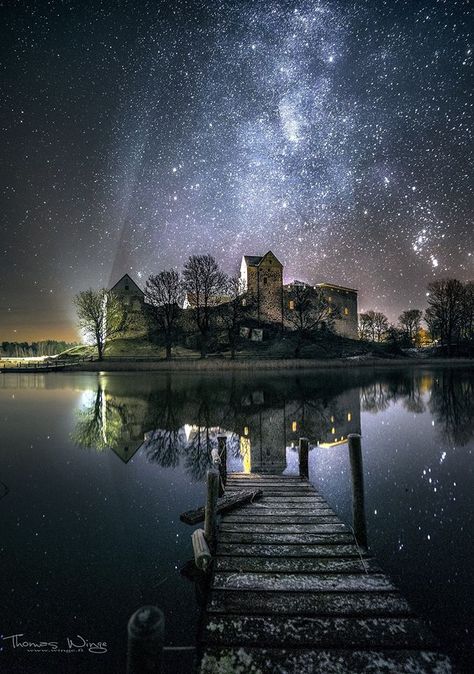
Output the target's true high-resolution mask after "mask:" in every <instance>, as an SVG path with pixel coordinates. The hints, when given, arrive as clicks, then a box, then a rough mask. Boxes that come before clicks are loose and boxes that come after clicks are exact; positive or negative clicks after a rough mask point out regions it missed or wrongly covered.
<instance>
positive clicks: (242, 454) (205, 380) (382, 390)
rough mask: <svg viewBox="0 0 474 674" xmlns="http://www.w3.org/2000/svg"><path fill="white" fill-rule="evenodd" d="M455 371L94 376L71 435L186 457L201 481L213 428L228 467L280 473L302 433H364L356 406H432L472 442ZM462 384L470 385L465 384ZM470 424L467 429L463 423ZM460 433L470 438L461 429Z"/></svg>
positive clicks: (325, 440) (314, 438) (462, 383)
mask: <svg viewBox="0 0 474 674" xmlns="http://www.w3.org/2000/svg"><path fill="white" fill-rule="evenodd" d="M469 382H470V380H469V379H464V378H463V376H462V373H461V372H459V371H458V373H457V374H453V373H452V372H444V373H439V374H432V373H426V372H425V373H423V372H419V371H418V372H417V371H414V370H411V371H410V370H407V371H397V372H387V374H386V375H385V376H384V377H383V378H382V380H381V375H380V373H378V374H377V376H376V377H375V375H374V374H373V373H372V374H371V373H370V372H367V373H362V374H361V372H360V371H359V372H358V374H357V375H355V374H354V375H353V374H352V373H344V374H339V373H324V374H321V373H301V374H296V375H295V374H293V375H291V376H290V375H287V374H279V375H269V374H267V373H266V374H265V375H264V376H253V377H249V376H247V377H245V376H242V375H232V374H229V375H228V376H226V377H222V376H220V377H213V376H196V375H169V374H166V375H163V374H162V375H156V376H147V377H141V376H140V377H138V376H136V377H135V376H134V377H133V386H131V385H130V384H132V382H131V381H129V379H128V378H127V377H125V378H124V377H119V376H114V375H107V374H103V375H102V374H101V375H100V376H99V378H98V385H97V390H96V391H89V392H87V394H86V395H85V396H84V400H83V405H82V406H81V409H80V410H78V412H77V418H76V424H75V430H74V434H73V436H74V441H75V442H76V444H77V445H79V446H82V447H89V448H95V449H98V450H104V449H111V450H113V451H114V452H115V453H116V454H117V456H118V457H120V459H121V460H122V461H124V462H128V461H129V460H130V459H131V458H132V457H133V456H134V455H135V454H136V453H137V452H138V450H140V451H141V452H143V453H144V454H145V456H146V458H147V460H148V461H150V462H152V463H157V464H159V465H161V466H164V467H173V466H177V465H178V463H179V462H181V461H182V462H184V465H185V466H186V469H187V471H188V473H189V474H190V476H191V477H192V478H194V479H202V478H203V476H204V475H205V472H206V470H207V468H208V467H209V465H210V454H211V450H212V448H213V447H215V446H217V438H218V436H219V435H226V436H227V447H228V460H229V469H230V470H243V471H245V472H269V473H270V472H271V473H283V472H284V471H285V470H287V463H288V461H287V456H288V453H289V452H291V451H292V450H293V451H295V452H296V448H297V446H298V440H299V438H300V437H307V438H309V441H310V446H313V447H314V446H319V447H322V448H328V449H330V448H332V447H335V446H337V445H341V444H344V443H345V442H346V441H347V436H348V434H349V433H360V432H361V407H362V411H367V412H376V411H382V410H384V409H387V407H388V406H389V405H390V404H391V403H392V402H393V401H401V402H402V404H403V405H404V406H405V407H406V408H407V409H408V410H410V411H411V412H414V413H416V414H418V413H422V412H424V411H425V410H426V408H429V411H430V412H431V414H433V415H434V416H435V417H436V416H438V418H439V421H440V422H441V424H442V429H443V430H444V433H445V434H446V435H448V436H449V435H451V436H453V437H455V439H456V440H457V441H463V440H467V439H469V437H470V435H471V434H472V427H473V423H472V422H473V419H472V416H473V415H472V407H471V405H470V404H469V405H467V407H466V405H465V404H464V402H463V401H465V400H471V401H472V390H471V388H472V384H471V383H469ZM466 386H468V387H470V388H469V391H466V390H465V388H466ZM467 428H468V429H469V430H468V431H466V429H467ZM466 432H467V436H466Z"/></svg>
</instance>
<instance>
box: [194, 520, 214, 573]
mask: <svg viewBox="0 0 474 674" xmlns="http://www.w3.org/2000/svg"><path fill="white" fill-rule="evenodd" d="M192 541H193V551H194V563H195V564H196V567H197V568H198V569H200V570H201V571H207V569H208V567H209V565H210V563H211V559H212V555H211V552H210V550H209V546H208V545H207V541H206V538H205V536H204V531H203V530H202V529H196V531H194V532H193V534H192Z"/></svg>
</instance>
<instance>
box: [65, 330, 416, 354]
mask: <svg viewBox="0 0 474 674" xmlns="http://www.w3.org/2000/svg"><path fill="white" fill-rule="evenodd" d="M296 345H297V342H296V338H295V337H293V336H291V335H285V336H283V337H279V336H278V337H274V338H272V339H267V340H265V341H262V342H252V341H251V340H248V339H241V340H239V343H238V346H237V350H236V359H237V360H260V359H275V360H280V359H281V360H283V359H286V360H287V359H292V358H294V354H295V349H296ZM90 356H92V357H96V356H97V350H96V348H95V347H94V346H89V345H81V346H76V347H73V348H72V349H68V350H67V351H64V352H63V353H61V354H59V356H58V357H59V358H61V359H68V358H71V359H77V358H78V357H79V358H81V357H86V358H87V357H90ZM397 356H398V357H403V354H402V353H401V352H400V353H398V352H394V349H393V348H390V346H389V345H387V344H369V343H366V342H361V341H359V340H354V339H348V338H346V337H341V336H339V335H332V334H326V335H325V336H324V337H321V338H319V339H317V340H311V341H310V340H307V341H305V342H304V343H303V344H302V346H301V350H300V356H299V357H300V358H301V359H318V360H326V359H334V358H355V359H357V358H369V357H371V358H394V357H397ZM127 357H129V358H131V359H133V358H150V359H165V357H166V352H165V348H164V347H163V346H161V345H159V344H156V343H153V342H151V341H150V340H148V339H147V337H146V336H143V335H140V336H136V337H124V338H119V339H114V340H111V341H110V342H109V343H108V344H107V346H106V349H105V359H107V358H121V359H126V358H127ZM199 357H200V354H199V351H197V350H196V349H192V348H189V347H186V346H184V345H181V344H180V345H177V346H174V347H173V351H172V358H173V359H176V360H189V359H198V358H199ZM230 357H231V354H230V350H229V349H228V348H226V347H225V346H222V345H214V347H212V346H211V348H210V349H209V353H208V358H225V359H230Z"/></svg>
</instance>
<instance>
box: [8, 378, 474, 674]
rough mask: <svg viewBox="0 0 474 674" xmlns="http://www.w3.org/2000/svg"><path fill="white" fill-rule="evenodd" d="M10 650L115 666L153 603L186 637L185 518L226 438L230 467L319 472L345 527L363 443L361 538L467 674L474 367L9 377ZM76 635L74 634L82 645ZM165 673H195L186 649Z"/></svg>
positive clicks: (121, 663) (192, 622)
mask: <svg viewBox="0 0 474 674" xmlns="http://www.w3.org/2000/svg"><path fill="white" fill-rule="evenodd" d="M0 422H1V429H2V433H1V439H0V446H1V450H0V521H1V531H2V536H1V540H0V560H1V568H2V573H1V574H0V598H1V604H0V605H1V624H0V634H3V636H4V637H9V636H10V635H14V634H22V635H23V637H21V639H20V641H30V642H39V641H47V642H57V643H58V647H59V649H67V639H68V638H70V639H72V640H73V642H74V644H73V645H72V650H73V651H74V650H75V648H76V646H78V645H79V644H80V643H82V642H80V637H82V638H83V639H85V640H87V641H89V642H93V643H96V644H97V643H98V642H106V646H105V647H100V646H99V647H98V648H97V649H95V648H92V650H93V651H95V650H104V649H106V652H101V653H97V652H89V650H88V649H87V648H86V649H84V650H83V651H80V650H79V649H77V652H56V653H41V652H33V653H31V652H28V650H27V649H26V648H23V647H21V646H18V647H17V648H13V644H12V639H8V638H7V639H5V638H4V639H3V641H0V649H1V648H2V646H3V650H1V651H0V671H2V672H8V673H9V674H10V673H11V674H16V673H18V674H29V673H34V674H37V673H38V674H39V673H41V674H50V673H55V672H60V673H61V674H63V673H65V674H76V673H81V674H82V673H87V674H88V673H89V672H98V673H102V672H103V673H104V674H109V673H110V674H112V673H113V674H119V673H120V672H123V671H124V669H125V653H126V624H127V620H128V618H129V616H130V615H131V613H133V611H134V610H136V609H137V608H138V607H140V606H141V605H143V604H147V603H151V604H157V605H158V606H160V607H161V608H162V609H163V610H164V612H165V616H166V644H167V645H168V646H173V645H174V646H186V645H193V643H194V637H195V633H196V630H197V626H198V619H199V606H198V602H197V598H196V597H197V593H196V590H195V586H194V584H193V583H192V582H191V581H190V580H189V579H188V578H187V577H186V576H185V575H183V574H181V573H180V570H181V569H182V568H183V567H184V566H185V564H186V562H188V560H190V559H192V546H191V533H192V531H193V528H192V527H189V526H186V525H184V524H182V523H181V522H180V521H179V515H180V513H181V512H183V511H184V510H188V509H191V508H193V507H196V506H197V505H200V504H202V503H203V498H204V483H203V479H204V476H205V474H206V470H207V468H208V467H209V462H210V461H209V459H210V449H211V448H212V447H214V446H216V445H217V436H218V435H219V434H221V433H225V434H226V435H227V436H228V448H229V449H228V453H229V457H228V460H229V470H245V471H254V472H259V471H267V472H277V473H297V472H298V462H297V452H296V449H295V446H296V445H297V442H298V438H299V437H300V436H307V437H309V438H310V442H311V447H312V449H311V451H310V478H311V480H312V481H313V483H314V484H315V485H316V486H317V487H318V488H319V489H320V490H321V491H322V493H323V494H324V495H325V496H326V498H327V499H328V501H329V503H330V504H331V506H332V507H333V508H334V509H335V510H336V512H337V513H338V514H339V515H340V517H341V518H342V519H343V520H344V521H345V522H347V523H351V477H350V471H349V461H348V452H347V444H346V443H345V439H346V438H347V434H348V433H351V432H361V433H362V448H363V462H364V477H365V498H366V513H367V528H368V538H369V544H370V547H371V550H372V551H373V553H374V554H375V555H376V557H377V558H378V560H379V562H380V564H381V566H382V567H383V569H384V570H385V571H386V572H388V573H389V574H391V576H392V577H393V579H394V580H395V582H396V583H397V584H398V586H399V587H400V588H401V590H402V592H403V593H404V594H405V595H406V596H407V597H408V599H409V600H410V601H411V603H412V605H413V606H414V608H415V609H416V610H417V612H418V613H419V614H420V615H421V616H422V617H424V618H426V619H427V620H428V621H430V623H431V626H432V629H433V630H434V631H435V632H436V633H437V634H438V636H439V637H440V639H441V640H442V642H443V644H444V647H445V648H446V649H448V650H450V652H453V651H454V652H455V655H456V656H457V657H458V662H459V663H460V664H459V668H460V671H466V672H467V671H474V669H473V668H472V660H471V661H470V658H472V656H473V646H472V641H473V639H472V618H473V609H472V597H473V590H474V580H473V578H474V576H473V573H472V559H473V553H474V549H473V536H472V524H473V517H472V513H473V494H474V488H473V487H474V479H473V448H474V430H473V429H474V370H472V369H468V368H464V369H461V368H452V369H433V370H430V369H403V370H402V369H400V370H393V369H390V370H387V371H377V372H373V371H368V370H364V369H362V370H360V371H356V370H350V371H348V372H347V373H342V372H340V371H335V372H333V373H332V372H316V371H313V372H307V373H305V372H301V371H298V372H294V373H287V372H285V373H276V374H275V375H269V374H268V373H260V374H259V373H257V374H256V375H255V376H250V375H247V376H243V375H241V374H234V373H227V374H225V375H224V376H223V375H219V376H209V375H207V376H206V375H201V374H179V375H168V374H143V373H140V374H123V373H120V374H108V373H101V374H95V373H94V374H92V373H91V374H88V373H78V374H63V373H49V374H43V375H41V374H37V375H34V374H32V375H23V374H19V375H16V374H0ZM78 635H79V636H78ZM169 657H170V658H172V670H173V671H174V672H186V671H190V663H189V654H188V655H186V654H183V653H181V654H174V655H170V656H169Z"/></svg>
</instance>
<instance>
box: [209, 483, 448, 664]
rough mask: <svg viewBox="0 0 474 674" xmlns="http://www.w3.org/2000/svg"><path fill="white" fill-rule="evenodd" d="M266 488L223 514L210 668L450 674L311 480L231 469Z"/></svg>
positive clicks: (231, 487)
mask: <svg viewBox="0 0 474 674" xmlns="http://www.w3.org/2000/svg"><path fill="white" fill-rule="evenodd" d="M242 489H252V490H256V489H261V490H263V496H262V497H261V498H260V499H259V500H258V501H257V502H254V503H248V504H246V505H244V506H242V507H240V508H239V509H238V510H236V511H233V512H231V513H228V514H225V515H223V516H222V520H221V524H220V528H219V534H218V542H217V549H216V554H215V558H214V569H213V578H212V582H211V591H210V595H209V601H208V605H207V608H206V613H205V616H204V622H203V628H202V634H201V642H200V647H201V649H202V653H203V657H202V661H201V667H200V671H201V673H203V674H204V673H206V674H211V673H212V674H231V673H234V672H235V673H241V674H257V673H260V674H266V673H270V672H271V673H272V674H273V673H279V674H310V673H311V674H313V673H316V672H321V673H324V674H336V673H337V674H349V673H351V672H354V673H355V672H370V673H372V674H376V673H377V674H379V673H380V674H384V673H387V674H388V673H390V674H405V673H406V674H408V673H410V674H416V673H420V674H423V673H426V674H428V673H430V674H435V673H436V674H444V673H447V672H452V671H453V670H452V665H451V661H450V659H449V658H448V657H447V656H445V655H443V654H441V653H439V652H438V649H437V643H436V641H435V639H434V637H433V635H432V634H431V633H430V631H429V630H428V629H427V627H426V625H425V624H424V623H423V622H422V621H421V620H420V619H419V618H417V617H416V616H415V615H414V614H413V612H412V610H411V609H410V606H409V605H408V603H407V602H406V600H405V599H404V597H403V596H402V595H401V594H400V592H399V591H398V590H397V588H396V587H395V586H394V585H393V583H392V581H391V580H390V579H389V578H388V576H387V575H385V574H384V573H383V572H382V570H381V569H380V568H379V567H378V565H377V563H376V561H375V560H374V559H373V558H372V557H370V556H369V555H368V554H367V553H366V552H365V550H364V549H363V548H361V547H360V546H359V545H357V543H356V540H355V537H354V535H353V533H352V530H351V528H350V527H348V526H346V525H345V524H343V523H342V522H341V521H340V520H339V519H338V517H337V516H336V514H335V513H334V512H333V510H331V508H330V507H329V506H328V504H327V502H326V501H325V500H324V498H323V497H322V496H321V495H320V494H318V492H317V491H316V490H315V488H314V487H313V486H312V485H311V484H310V483H309V481H308V480H307V479H306V478H300V477H297V476H283V475H256V474H250V475H249V474H243V473H233V474H230V475H229V476H228V481H227V487H226V493H227V494H230V493H232V492H236V491H240V490H242Z"/></svg>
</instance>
